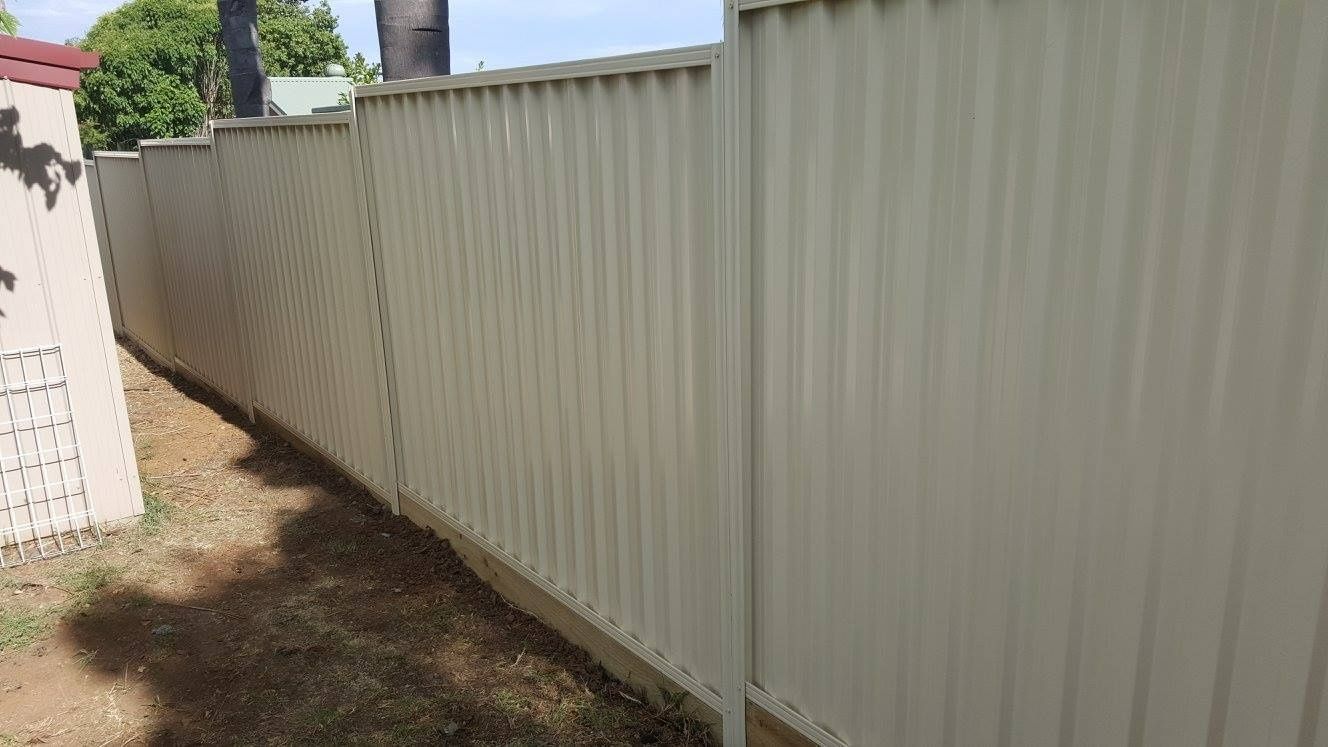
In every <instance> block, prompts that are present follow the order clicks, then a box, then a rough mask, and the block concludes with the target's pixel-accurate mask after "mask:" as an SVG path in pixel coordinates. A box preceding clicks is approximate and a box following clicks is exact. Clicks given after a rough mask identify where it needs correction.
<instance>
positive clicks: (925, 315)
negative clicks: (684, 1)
mask: <svg viewBox="0 0 1328 747" xmlns="http://www.w3.org/2000/svg"><path fill="white" fill-rule="evenodd" d="M740 34H741V42H740V43H741V46H742V62H743V65H744V75H745V81H746V84H747V86H746V88H745V90H744V92H743V99H742V103H743V106H744V107H745V108H746V115H747V116H748V117H749V120H748V121H749V123H750V127H751V130H750V143H749V146H750V151H749V154H748V155H749V161H748V163H749V167H748V169H747V172H746V173H747V177H748V178H749V180H750V181H749V190H748V193H747V194H748V199H749V206H748V207H749V209H750V211H751V223H750V233H749V239H750V241H751V247H752V250H753V252H754V256H755V268H754V271H755V275H754V293H753V295H754V303H755V306H754V310H753V320H754V335H755V337H754V366H753V367H754V371H755V380H754V394H753V396H754V401H755V433H754V438H755V441H754V448H755V476H754V480H755V491H754V495H755V498H754V500H755V506H754V526H753V541H754V544H755V554H754V557H753V567H754V568H755V574H756V575H755V579H754V590H753V596H754V607H755V611H754V617H755V628H754V642H753V650H754V656H755V662H754V669H755V682H756V684H757V685H758V686H760V687H761V688H763V689H765V690H766V691H768V692H769V693H771V694H773V695H774V696H776V697H778V698H780V699H782V700H783V701H785V702H787V703H789V704H791V705H793V706H795V707H796V708H797V709H798V710H800V711H802V712H803V713H805V714H807V715H808V716H809V717H810V718H812V719H813V720H815V721H817V722H819V723H822V724H824V725H826V726H828V727H829V728H830V729H831V730H833V731H834V732H835V733H836V734H838V735H839V736H841V737H843V738H845V739H846V740H848V741H851V742H854V743H859V744H900V745H903V744H941V743H947V744H950V743H953V744H993V743H1000V744H1017V745H1041V744H1066V743H1085V744H1087V743H1093V744H1124V743H1143V744H1156V745H1173V744H1201V743H1210V744H1211V743H1222V742H1223V741H1225V743H1226V744H1233V745H1234V744H1242V745H1243V744H1295V743H1300V744H1310V743H1318V744H1323V743H1325V740H1328V734H1326V733H1325V732H1328V727H1325V726H1324V725H1323V724H1321V720H1322V719H1321V713H1322V709H1323V706H1324V699H1325V696H1326V693H1325V689H1324V680H1325V676H1324V675H1325V664H1326V663H1328V593H1326V592H1325V590H1326V589H1328V586H1325V567H1326V566H1328V493H1326V492H1325V491H1326V490H1328V488H1326V487H1325V486H1328V459H1326V458H1325V456H1326V455H1328V375H1325V368H1326V367H1328V271H1325V263H1326V262H1328V233H1326V231H1328V211H1325V210H1324V206H1325V205H1328V147H1325V146H1324V138H1323V134H1324V132H1326V131H1328V58H1326V56H1325V53H1326V52H1328V3H1323V2H1295V1H1293V2H1286V1H1279V0H1260V1H1257V2H1256V1H1254V0H1248V1H1244V2H1228V1H1226V0H1220V1H1219V0H1214V2H1193V1H1190V2H1181V1H1180V0H1168V1H1161V0H1147V1H1145V0H1124V1H1122V2H1109V3H1086V2H1068V3H1067V2H1063V0H1014V1H1011V2H986V1H980V0H971V1H963V2H961V1H950V0H940V1H939V2H936V1H933V0H907V1H899V0H889V1H886V0H844V1H842V2H814V3H799V4H791V5H779V6H775V7H765V8H760V9H752V10H748V11H746V12H745V13H744V14H743V19H742V21H741V25H740Z"/></svg>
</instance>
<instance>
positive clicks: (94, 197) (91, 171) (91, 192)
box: [83, 159, 124, 331]
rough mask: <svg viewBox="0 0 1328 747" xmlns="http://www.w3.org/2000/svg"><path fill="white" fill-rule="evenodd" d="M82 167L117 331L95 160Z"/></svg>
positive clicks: (116, 303)
mask: <svg viewBox="0 0 1328 747" xmlns="http://www.w3.org/2000/svg"><path fill="white" fill-rule="evenodd" d="M83 169H84V172H85V173H86V174H87V179H88V198H89V199H90V200H91V202H92V216H93V224H94V225H95V228H96V236H97V249H98V252H99V255H100V257H101V274H102V282H103V285H104V286H105V287H106V301H107V303H108V305H109V306H110V309H111V325H112V329H114V330H116V331H119V330H120V328H121V327H122V326H124V323H123V322H122V321H121V320H120V294H119V293H118V292H117V291H116V290H115V265H114V263H112V262H111V239H110V237H109V236H108V235H107V234H106V215H105V214H104V213H103V212H102V203H101V184H100V183H99V182H98V181H97V162H96V161H94V160H92V159H88V160H85V161H84V162H83Z"/></svg>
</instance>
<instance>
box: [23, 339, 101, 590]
mask: <svg viewBox="0 0 1328 747" xmlns="http://www.w3.org/2000/svg"><path fill="white" fill-rule="evenodd" d="M0 400H3V401H0V490H2V491H3V495H4V503H3V505H0V567H5V566H10V565H17V564H19V563H25V562H27V561H30V560H39V559H41V558H48V557H52V556H54V555H62V554H64V553H67V552H72V551H74V550H81V549H83V548H86V547H90V546H92V545H94V544H96V543H98V542H100V541H101V530H100V528H99V527H98V526H97V516H96V512H95V511H94V509H93V505H92V497H91V496H90V495H89V494H88V484H87V475H86V473H85V471H84V465H83V459H82V452H81V451H80V448H79V443H78V432H77V430H76V429H75V428H74V412H73V407H72V405H71V402H70V399H69V387H68V378H67V376H66V373H65V368H64V360H63V358H62V356H61V353H60V346H59V345H51V346H45V347H33V348H23V349H19V350H10V351H5V352H0Z"/></svg>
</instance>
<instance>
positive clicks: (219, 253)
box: [141, 145, 250, 410]
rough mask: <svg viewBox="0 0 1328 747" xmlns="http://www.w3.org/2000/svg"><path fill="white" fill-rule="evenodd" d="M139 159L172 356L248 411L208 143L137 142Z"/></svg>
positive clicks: (225, 243) (241, 347)
mask: <svg viewBox="0 0 1328 747" xmlns="http://www.w3.org/2000/svg"><path fill="white" fill-rule="evenodd" d="M141 158H142V160H143V170H144V172H145V173H146V175H147V180H148V192H149V195H150V197H151V199H152V214H153V216H154V217H155V219H156V221H157V223H156V226H157V240H158V243H159V244H160V246H161V253H162V266H163V268H164V270H165V278H166V292H167V296H168V298H169V300H170V305H171V324H172V328H173V330H174V333H175V334H174V339H175V357H176V358H178V359H179V360H180V361H182V362H183V363H184V364H185V365H186V366H188V367H189V368H190V369H191V370H193V371H194V372H195V373H196V374H197V375H198V376H200V377H201V378H203V379H204V380H206V381H207V382H208V383H210V384H212V386H214V387H216V388H217V389H218V390H219V391H220V392H221V393H222V394H224V395H226V396H227V397H228V398H229V399H230V400H231V401H233V402H235V403H237V404H239V405H240V406H241V407H243V408H245V409H246V410H247V409H248V408H249V403H250V397H249V383H248V371H247V363H246V359H247V357H248V356H247V350H246V346H245V344H244V336H243V334H242V333H241V331H240V322H239V310H238V309H237V308H236V306H235V293H234V289H233V287H232V283H231V273H230V268H229V263H230V252H231V249H230V241H229V239H228V238H227V228H226V224H225V210H224V209H223V205H222V203H221V196H220V195H219V194H218V190H217V180H216V165H215V162H214V160H213V158H212V149H211V148H210V147H209V146H207V145H153V146H147V147H144V148H143V150H142V153H141Z"/></svg>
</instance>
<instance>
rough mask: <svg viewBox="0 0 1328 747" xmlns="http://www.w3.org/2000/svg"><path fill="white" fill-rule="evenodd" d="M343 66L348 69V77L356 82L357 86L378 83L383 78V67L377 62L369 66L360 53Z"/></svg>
mask: <svg viewBox="0 0 1328 747" xmlns="http://www.w3.org/2000/svg"><path fill="white" fill-rule="evenodd" d="M343 66H344V67H345V68H346V77H348V78H350V79H351V80H352V81H354V82H355V85H357V86H363V85H368V84H369V83H377V82H378V81H379V79H381V78H382V77H383V66H382V65H381V64H379V63H377V62H375V63H373V64H372V65H371V64H369V61H368V60H366V59H364V55H362V54H360V53H359V52H356V53H355V55H354V56H353V57H351V58H350V59H348V60H346V62H345V63H343Z"/></svg>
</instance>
